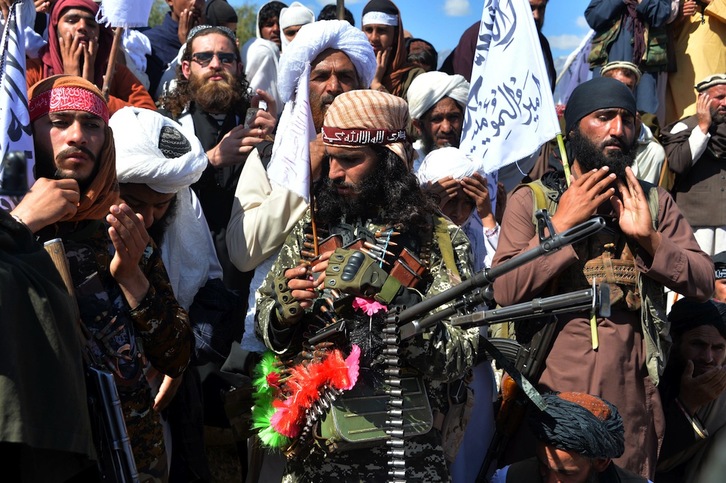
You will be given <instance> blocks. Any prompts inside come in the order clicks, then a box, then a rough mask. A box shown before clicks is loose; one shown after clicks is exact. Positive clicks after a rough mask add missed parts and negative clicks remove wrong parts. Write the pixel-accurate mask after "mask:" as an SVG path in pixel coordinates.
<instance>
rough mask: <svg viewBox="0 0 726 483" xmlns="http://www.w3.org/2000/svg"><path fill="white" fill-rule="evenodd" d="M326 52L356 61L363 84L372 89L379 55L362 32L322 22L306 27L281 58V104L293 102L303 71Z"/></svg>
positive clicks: (335, 22)
mask: <svg viewBox="0 0 726 483" xmlns="http://www.w3.org/2000/svg"><path fill="white" fill-rule="evenodd" d="M327 49H337V50H341V51H343V53H344V54H345V55H347V56H348V58H349V59H350V60H351V62H353V66H355V70H356V72H357V73H358V78H359V79H360V80H361V85H363V86H369V85H370V84H371V81H373V76H374V75H375V73H376V55H375V54H374V53H373V47H371V44H370V42H368V38H367V37H366V34H364V33H363V31H361V30H359V29H357V28H355V27H353V26H352V25H351V24H349V23H348V22H346V21H345V20H321V21H319V22H313V23H310V24H307V25H304V26H303V27H302V28H301V29H300V30H299V31H298V33H297V35H296V36H295V42H292V43H290V45H288V48H287V49H286V50H285V55H283V56H282V57H280V67H279V68H278V71H277V82H278V85H277V89H278V92H279V93H280V99H282V102H287V101H289V100H290V99H292V96H293V94H294V93H295V92H296V91H297V90H298V89H299V88H301V87H303V86H304V88H305V89H308V80H307V79H305V83H304V84H303V82H302V78H303V72H304V71H305V67H306V66H309V65H310V64H311V63H312V62H313V61H314V60H315V58H316V57H317V56H318V55H320V54H321V53H322V52H323V51H325V50H327Z"/></svg>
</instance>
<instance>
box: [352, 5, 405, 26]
mask: <svg viewBox="0 0 726 483" xmlns="http://www.w3.org/2000/svg"><path fill="white" fill-rule="evenodd" d="M371 24H374V25H388V26H390V27H397V26H398V9H397V8H396V5H394V4H393V2H391V1H390V0H371V1H370V2H368V3H367V4H366V6H365V7H363V18H362V20H361V25H362V26H364V27H365V26H366V25H371Z"/></svg>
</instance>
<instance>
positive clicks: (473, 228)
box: [416, 76, 493, 271]
mask: <svg viewBox="0 0 726 483" xmlns="http://www.w3.org/2000/svg"><path fill="white" fill-rule="evenodd" d="M419 77H420V76H419ZM477 172H478V173H479V174H481V175H482V176H485V174H484V171H483V170H481V169H478V168H477V166H476V164H475V163H474V161H473V160H472V159H471V158H470V157H469V156H467V155H466V154H465V153H464V151H462V150H460V149H459V148H452V147H447V148H440V149H435V150H433V151H431V152H430V153H429V154H428V156H426V157H425V158H424V160H423V162H422V163H421V167H420V168H419V169H418V171H417V172H416V176H417V177H418V180H419V182H420V183H421V185H424V184H427V183H435V182H437V181H438V180H440V179H442V178H446V177H447V176H451V177H452V178H454V179H462V178H467V177H471V176H472V175H473V174H474V173H477ZM461 228H462V229H463V230H464V233H466V236H467V237H468V238H469V241H470V242H471V249H472V253H473V255H474V268H475V270H476V271H479V270H481V269H482V268H484V266H485V265H486V263H485V261H484V260H485V256H486V253H487V251H488V250H487V247H486V241H485V239H484V226H483V225H482V221H481V218H479V215H478V214H477V211H476V208H474V209H472V210H471V213H470V214H469V218H468V219H467V220H466V222H464V224H463V225H461ZM491 256H493V251H492V253H490V254H489V258H491Z"/></svg>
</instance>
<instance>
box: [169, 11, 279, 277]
mask: <svg viewBox="0 0 726 483" xmlns="http://www.w3.org/2000/svg"><path fill="white" fill-rule="evenodd" d="M260 99H262V100H265V101H266V102H268V107H269V109H270V111H271V112H275V109H274V103H273V102H272V101H271V99H270V98H269V97H268V96H267V94H266V93H264V92H263V91H258V96H255V97H253V98H252V99H250V98H249V97H248V95H247V83H246V81H245V77H244V73H243V68H242V63H241V60H240V56H239V51H238V49H237V38H236V37H235V34H234V33H233V32H232V31H231V30H229V29H228V28H226V27H211V26H209V25H200V26H198V27H195V28H194V29H192V31H191V32H190V33H189V37H188V39H187V43H186V51H185V52H184V56H183V57H182V62H181V69H180V71H179V74H178V76H177V87H176V90H175V91H173V92H172V93H170V94H169V95H168V96H166V97H164V98H163V99H162V100H161V104H162V106H163V107H164V109H165V110H166V113H167V114H168V115H169V117H171V118H172V119H174V120H176V121H177V122H179V124H180V125H181V126H182V128H183V130H184V133H185V134H186V135H187V136H196V137H197V138H198V139H199V141H201V143H202V147H203V148H204V150H205V151H206V154H207V159H208V160H209V166H208V167H207V169H206V170H205V171H204V173H203V174H202V178H201V179H200V180H199V181H198V182H197V183H195V184H194V185H192V188H193V189H194V191H195V192H196V194H197V196H198V197H199V201H200V202H201V204H202V208H203V210H204V214H205V216H206V217H207V222H208V223H209V228H210V230H211V231H212V233H213V235H214V236H215V238H216V240H215V242H216V246H217V253H218V255H219V259H220V262H221V263H222V268H223V269H224V271H225V283H227V284H229V285H234V286H230V288H239V286H238V285H239V284H241V283H243V282H241V281H240V280H236V278H239V277H238V276H234V275H232V273H234V272H233V269H234V267H232V266H231V264H230V263H229V257H228V256H227V253H226V246H225V241H224V232H225V230H226V227H227V223H228V222H229V217H230V213H231V210H232V201H233V199H234V191H235V188H236V187H237V180H238V179H239V173H240V171H241V169H242V165H243V163H244V162H245V160H246V159H247V156H248V155H249V153H250V152H251V151H252V150H253V149H254V147H255V146H256V145H257V144H258V143H260V142H262V141H263V140H264V138H265V136H266V135H267V134H269V133H271V132H272V130H273V129H274V127H275V118H274V117H273V116H272V115H271V114H269V113H268V112H266V111H265V110H262V109H260V110H258V111H257V113H256V114H255V115H254V117H252V118H251V119H249V120H248V121H247V125H245V113H246V111H247V109H248V108H249V107H250V104H252V105H253V106H255V107H256V106H258V105H259V102H260ZM230 277H232V278H230Z"/></svg>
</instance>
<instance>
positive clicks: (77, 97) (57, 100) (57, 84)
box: [28, 74, 108, 123]
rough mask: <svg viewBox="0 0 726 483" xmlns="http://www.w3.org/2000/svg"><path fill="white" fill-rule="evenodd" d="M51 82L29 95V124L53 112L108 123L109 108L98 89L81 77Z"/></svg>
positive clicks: (58, 76) (65, 76) (56, 79)
mask: <svg viewBox="0 0 726 483" xmlns="http://www.w3.org/2000/svg"><path fill="white" fill-rule="evenodd" d="M48 79H51V77H49V78H48ZM52 79H53V80H51V81H49V82H46V83H43V81H40V82H38V83H37V84H35V85H34V86H33V92H32V94H31V93H30V92H29V93H28V98H29V99H31V100H29V101H28V110H29V111H30V122H33V121H35V120H36V119H38V118H39V117H42V116H45V115H46V114H48V113H50V112H58V111H84V112H88V113H90V114H93V115H94V116H97V117H100V118H101V119H103V122H105V123H108V104H106V100H105V99H104V98H103V94H101V91H100V90H98V87H96V86H95V85H93V84H92V83H90V82H88V81H87V80H86V79H84V78H82V77H76V76H70V75H62V74H61V75H57V76H53V77H52ZM44 80H45V79H44Z"/></svg>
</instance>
